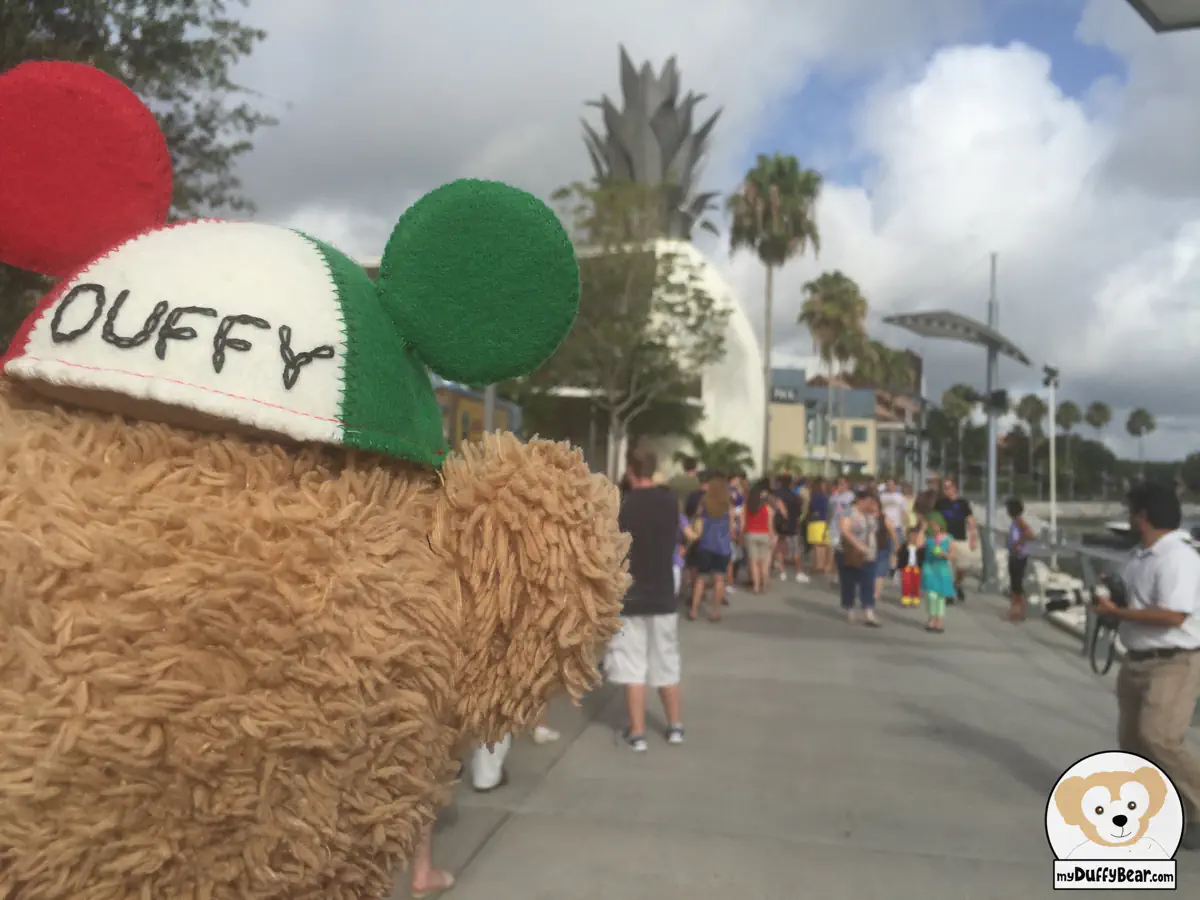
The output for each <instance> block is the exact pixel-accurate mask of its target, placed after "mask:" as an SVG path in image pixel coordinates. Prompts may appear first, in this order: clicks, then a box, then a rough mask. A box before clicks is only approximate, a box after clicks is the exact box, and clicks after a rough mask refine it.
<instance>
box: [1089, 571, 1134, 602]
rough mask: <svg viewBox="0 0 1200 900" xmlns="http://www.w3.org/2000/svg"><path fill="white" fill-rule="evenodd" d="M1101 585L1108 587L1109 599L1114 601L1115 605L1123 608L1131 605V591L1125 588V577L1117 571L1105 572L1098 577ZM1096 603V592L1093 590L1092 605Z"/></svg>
mask: <svg viewBox="0 0 1200 900" xmlns="http://www.w3.org/2000/svg"><path fill="white" fill-rule="evenodd" d="M1098 580H1099V583H1100V586H1103V587H1105V588H1107V589H1108V599H1109V600H1111V601H1112V605H1113V606H1119V607H1120V608H1121V609H1125V607H1127V606H1129V592H1128V591H1127V590H1126V588H1125V579H1124V578H1122V577H1121V576H1120V575H1118V574H1117V573H1116V572H1105V573H1104V574H1103V575H1101V576H1100V578H1099V579H1098ZM1095 603H1096V593H1095V591H1094V590H1093V592H1092V605H1093V606H1094V605H1095Z"/></svg>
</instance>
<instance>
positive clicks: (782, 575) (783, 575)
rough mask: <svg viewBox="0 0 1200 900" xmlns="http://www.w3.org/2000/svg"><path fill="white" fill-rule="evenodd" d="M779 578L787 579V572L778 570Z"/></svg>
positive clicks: (781, 579)
mask: <svg viewBox="0 0 1200 900" xmlns="http://www.w3.org/2000/svg"><path fill="white" fill-rule="evenodd" d="M779 580H780V581H787V572H780V573H779Z"/></svg>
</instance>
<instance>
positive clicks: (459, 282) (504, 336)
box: [378, 180, 579, 385]
mask: <svg viewBox="0 0 1200 900" xmlns="http://www.w3.org/2000/svg"><path fill="white" fill-rule="evenodd" d="M378 294H379V301H380V303H381V304H382V305H383V307H384V308H385V309H386V310H387V312H388V314H389V315H390V316H391V318H392V321H394V322H395V323H396V327H397V328H398V329H399V330H400V333H401V335H402V336H403V337H404V339H405V341H407V342H408V344H409V346H411V347H412V349H413V351H414V352H415V353H416V355H417V356H418V357H419V358H420V359H421V361H422V362H424V363H425V364H426V365H427V366H429V367H430V368H431V369H433V371H434V372H436V373H437V374H438V375H441V376H442V377H443V378H446V379H449V380H451V381H459V382H462V383H464V384H470V385H484V384H492V383H494V382H497V381H503V380H504V379H506V378H516V377H518V376H520V375H527V374H529V373H530V372H532V371H534V370H535V369H537V368H538V366H540V365H541V364H542V363H544V362H545V361H546V360H547V359H548V358H549V357H550V355H551V354H552V353H553V352H554V351H555V349H556V348H557V347H558V345H559V343H561V342H562V339H563V338H564V337H566V336H567V332H569V331H570V330H571V325H572V324H573V323H574V321H575V313H576V311H577V310H578V309H579V264H578V262H577V261H576V259H575V250H574V248H573V247H572V246H571V239H570V237H569V236H568V235H567V232H566V230H565V229H564V228H563V226H562V223H560V222H559V220H558V217H557V216H556V215H555V214H554V212H553V210H551V209H550V208H549V207H548V206H546V204H545V203H543V202H542V201H541V200H539V199H538V198H537V197H534V196H533V195H532V194H527V193H525V192H524V191H521V190H517V189H516V188H514V187H510V186H508V185H506V184H501V183H500V182H496V181H475V180H462V181H454V182H451V183H450V184H447V185H444V186H442V187H440V188H438V189H437V190H434V191H431V192H430V193H428V194H426V195H425V196H424V197H422V198H421V199H420V200H418V201H417V202H416V203H414V204H413V205H412V206H411V207H409V209H408V210H407V211H406V212H405V213H404V215H403V216H401V217H400V221H399V222H398V223H397V224H396V228H395V230H394V231H393V232H392V236H391V237H390V238H389V239H388V243H387V247H386V248H385V249H384V252H383V260H382V262H381V263H380V267H379V280H378Z"/></svg>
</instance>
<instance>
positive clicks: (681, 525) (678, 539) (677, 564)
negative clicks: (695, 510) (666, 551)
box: [675, 513, 687, 569]
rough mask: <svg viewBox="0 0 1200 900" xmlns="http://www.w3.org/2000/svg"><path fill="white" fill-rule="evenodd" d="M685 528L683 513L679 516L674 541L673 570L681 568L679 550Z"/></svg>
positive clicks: (681, 554)
mask: <svg viewBox="0 0 1200 900" xmlns="http://www.w3.org/2000/svg"><path fill="white" fill-rule="evenodd" d="M685 528H687V518H686V517H685V516H684V515H683V513H680V514H679V535H678V536H677V537H676V539H675V568H677V569H682V568H683V551H682V550H681V549H680V544H682V543H683V530H684V529H685Z"/></svg>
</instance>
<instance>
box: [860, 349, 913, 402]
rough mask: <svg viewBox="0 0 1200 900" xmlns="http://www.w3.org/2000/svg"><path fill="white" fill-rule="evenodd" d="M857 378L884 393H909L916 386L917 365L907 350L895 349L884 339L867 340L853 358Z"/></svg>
mask: <svg viewBox="0 0 1200 900" xmlns="http://www.w3.org/2000/svg"><path fill="white" fill-rule="evenodd" d="M853 362H854V377H855V380H857V381H859V382H861V383H862V384H864V385H866V386H867V387H872V388H876V389H878V390H880V391H883V392H884V393H889V394H890V393H907V392H909V391H911V390H913V388H914V386H915V385H914V382H915V381H916V367H915V366H914V365H913V361H912V357H911V356H909V354H908V352H907V351H906V350H895V349H893V348H891V347H889V346H888V345H887V344H885V343H883V342H882V341H867V342H866V345H865V346H864V347H863V350H862V352H861V353H860V354H859V356H858V357H857V358H856V359H855V360H853Z"/></svg>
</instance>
